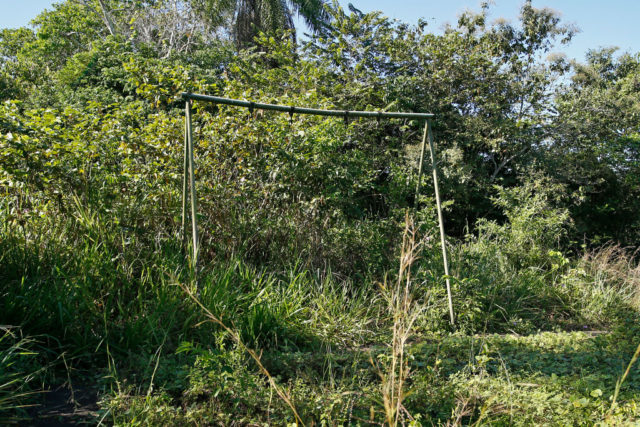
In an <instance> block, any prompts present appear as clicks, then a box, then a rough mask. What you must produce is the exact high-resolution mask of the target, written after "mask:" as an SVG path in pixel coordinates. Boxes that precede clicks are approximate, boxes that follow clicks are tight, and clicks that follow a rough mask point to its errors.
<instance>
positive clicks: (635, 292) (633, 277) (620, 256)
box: [582, 244, 640, 308]
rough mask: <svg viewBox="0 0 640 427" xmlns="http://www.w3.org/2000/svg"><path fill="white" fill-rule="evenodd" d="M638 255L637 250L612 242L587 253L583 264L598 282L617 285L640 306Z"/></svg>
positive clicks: (631, 300) (629, 298)
mask: <svg viewBox="0 0 640 427" xmlns="http://www.w3.org/2000/svg"><path fill="white" fill-rule="evenodd" d="M637 255H638V254H637V251H635V252H633V251H630V250H628V249H625V248H623V247H621V246H619V245H613V244H612V245H607V246H604V247H602V248H600V249H598V250H596V251H592V252H588V253H586V254H585V255H584V256H583V258H582V265H583V266H584V268H585V270H586V271H587V272H588V273H589V274H590V275H591V276H592V277H594V278H595V279H596V281H597V282H599V283H606V284H609V285H610V286H611V285H613V286H615V287H616V288H617V289H619V290H620V291H621V293H622V294H623V295H625V297H626V298H627V300H628V301H629V302H630V303H631V304H632V305H633V306H634V307H636V308H640V264H639V263H638V258H637Z"/></svg>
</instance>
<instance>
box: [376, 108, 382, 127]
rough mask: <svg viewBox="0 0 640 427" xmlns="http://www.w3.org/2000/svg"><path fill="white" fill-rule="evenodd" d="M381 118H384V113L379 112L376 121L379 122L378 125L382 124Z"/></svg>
mask: <svg viewBox="0 0 640 427" xmlns="http://www.w3.org/2000/svg"><path fill="white" fill-rule="evenodd" d="M381 118H382V111H378V117H376V120H378V125H379V124H380V119H381Z"/></svg>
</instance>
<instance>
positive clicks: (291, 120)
mask: <svg viewBox="0 0 640 427" xmlns="http://www.w3.org/2000/svg"><path fill="white" fill-rule="evenodd" d="M295 112H296V107H294V106H293V105H292V106H291V107H290V108H289V124H292V123H293V114H294V113H295Z"/></svg>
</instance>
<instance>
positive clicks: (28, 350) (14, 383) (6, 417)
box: [0, 326, 42, 424]
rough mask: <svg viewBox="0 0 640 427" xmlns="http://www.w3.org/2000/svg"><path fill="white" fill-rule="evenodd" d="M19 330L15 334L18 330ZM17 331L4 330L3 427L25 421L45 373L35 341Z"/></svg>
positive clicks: (0, 330) (0, 343)
mask: <svg viewBox="0 0 640 427" xmlns="http://www.w3.org/2000/svg"><path fill="white" fill-rule="evenodd" d="M14 329H15V330H14ZM19 334H20V332H19V330H17V328H8V327H2V326H0V423H3V424H9V423H15V422H18V421H20V420H24V415H25V414H24V413H22V414H21V412H24V409H25V408H28V407H30V406H33V398H34V396H35V395H36V394H37V390H34V389H33V388H32V383H33V382H34V379H36V377H37V376H38V374H39V373H40V372H41V371H42V368H41V367H38V361H37V360H36V356H37V355H38V353H37V352H36V351H34V349H33V347H34V344H35V340H33V339H32V338H24V337H21V336H20V335H19Z"/></svg>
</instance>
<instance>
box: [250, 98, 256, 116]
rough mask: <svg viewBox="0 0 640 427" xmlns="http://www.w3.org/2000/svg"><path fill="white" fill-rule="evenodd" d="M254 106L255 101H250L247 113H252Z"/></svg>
mask: <svg viewBox="0 0 640 427" xmlns="http://www.w3.org/2000/svg"><path fill="white" fill-rule="evenodd" d="M255 107H256V103H255V102H253V101H251V102H250V103H249V114H251V115H253V110H254V108H255Z"/></svg>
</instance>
